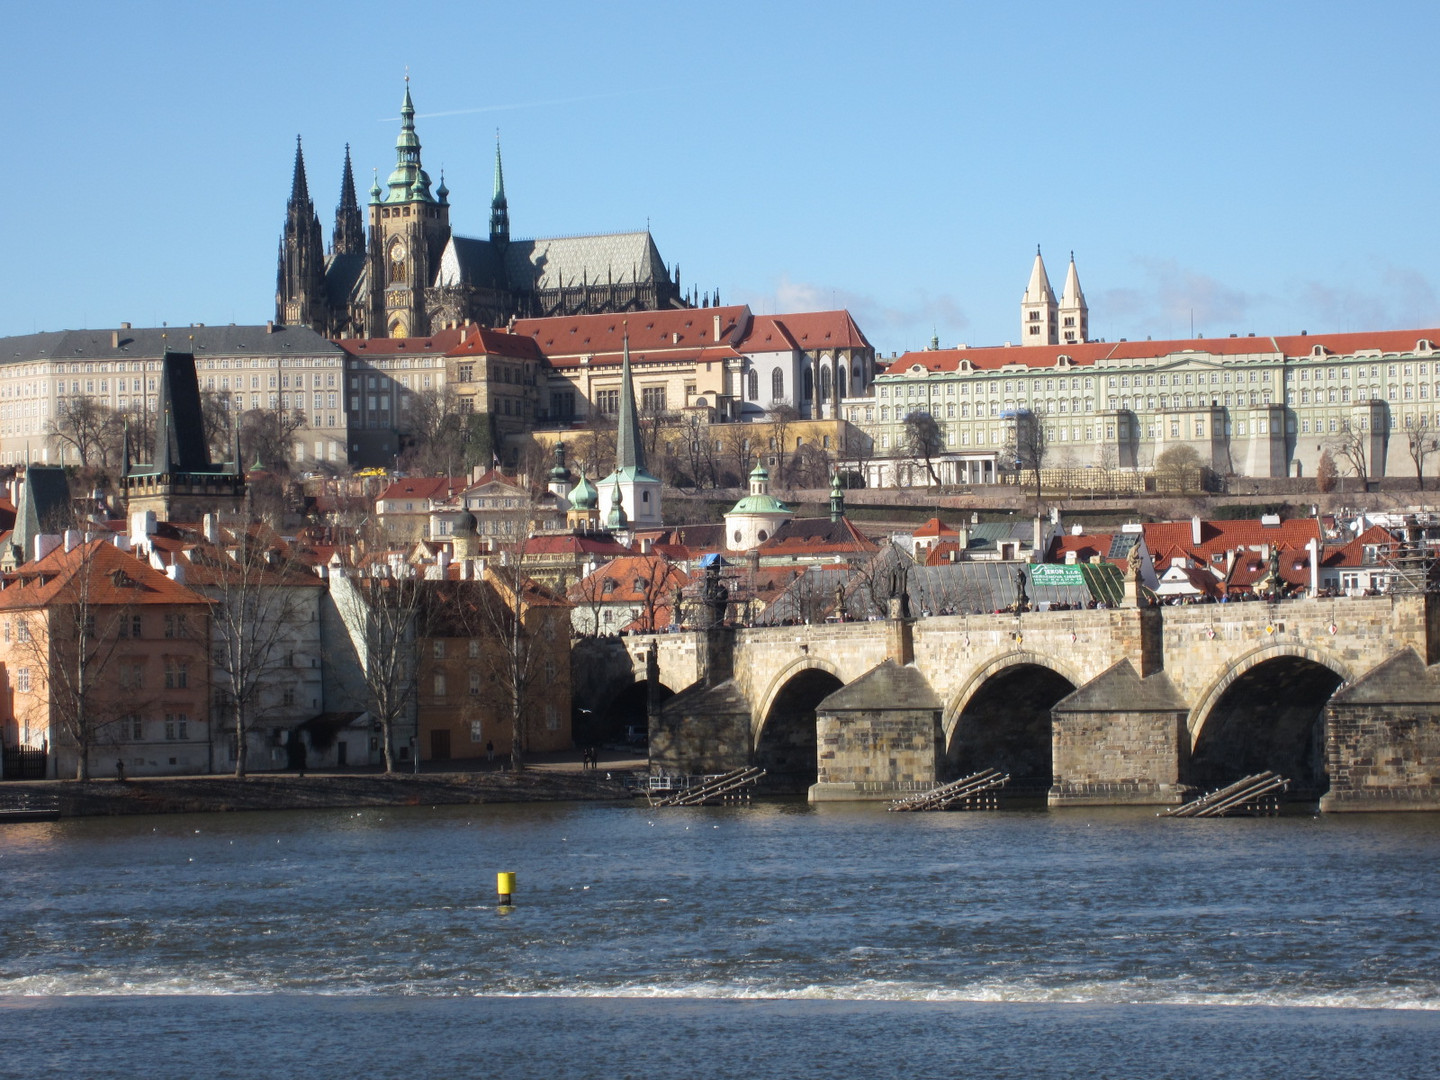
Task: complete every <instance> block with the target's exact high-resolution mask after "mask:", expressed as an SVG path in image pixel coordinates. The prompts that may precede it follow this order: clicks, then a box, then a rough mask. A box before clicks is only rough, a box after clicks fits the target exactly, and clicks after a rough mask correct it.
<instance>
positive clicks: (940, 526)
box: [910, 517, 960, 540]
mask: <svg viewBox="0 0 1440 1080" xmlns="http://www.w3.org/2000/svg"><path fill="white" fill-rule="evenodd" d="M910 535H911V536H915V537H918V538H920V539H921V540H923V539H925V538H926V537H930V536H937V537H938V536H953V537H959V535H960V534H959V533H958V532H956V531H955V530H954V529H953V528H952V527H950V526H949V525H946V524H945V523H944V522H943V521H941V520H940V519H939V518H933V517H932V518H931V519H930V520H929V521H927V522H925V524H924V525H921V526H920V527H919V528H918V529H916V530H915V531H914V532H913V533H911V534H910Z"/></svg>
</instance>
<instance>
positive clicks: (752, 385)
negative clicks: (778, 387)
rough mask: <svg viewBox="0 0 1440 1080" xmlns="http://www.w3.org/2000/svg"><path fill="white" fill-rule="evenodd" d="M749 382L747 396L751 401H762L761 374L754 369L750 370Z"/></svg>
mask: <svg viewBox="0 0 1440 1080" xmlns="http://www.w3.org/2000/svg"><path fill="white" fill-rule="evenodd" d="M747 382H748V383H749V385H748V386H747V387H746V390H747V393H746V396H747V397H748V398H749V399H750V400H751V401H759V400H760V374H759V372H757V371H756V370H755V369H754V368H751V369H750V378H749V379H748V380H747Z"/></svg>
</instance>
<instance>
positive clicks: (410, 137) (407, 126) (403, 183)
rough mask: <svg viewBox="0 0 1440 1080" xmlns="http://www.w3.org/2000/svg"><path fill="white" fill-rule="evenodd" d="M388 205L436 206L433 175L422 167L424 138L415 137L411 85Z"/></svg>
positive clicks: (403, 106) (402, 111) (402, 115)
mask: <svg viewBox="0 0 1440 1080" xmlns="http://www.w3.org/2000/svg"><path fill="white" fill-rule="evenodd" d="M389 187H390V194H389V195H388V196H387V197H386V199H385V201H386V202H387V203H408V202H433V201H434V198H433V197H432V196H431V194H430V175H429V173H427V172H426V171H425V170H424V169H423V168H421V167H420V136H419V135H417V134H415V103H414V102H413V101H411V100H410V83H409V81H408V77H407V81H406V83H405V101H404V103H403V104H401V106H400V134H399V135H398V136H397V137H396V139H395V168H394V170H393V171H392V172H391V173H390V180H389Z"/></svg>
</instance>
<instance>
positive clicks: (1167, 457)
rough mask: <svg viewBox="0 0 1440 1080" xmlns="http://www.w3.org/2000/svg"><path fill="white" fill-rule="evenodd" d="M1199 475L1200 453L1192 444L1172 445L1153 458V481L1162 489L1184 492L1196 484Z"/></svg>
mask: <svg viewBox="0 0 1440 1080" xmlns="http://www.w3.org/2000/svg"><path fill="white" fill-rule="evenodd" d="M1199 476H1200V453H1199V451H1197V450H1196V449H1195V448H1194V447H1193V446H1186V445H1185V444H1183V443H1182V444H1180V445H1178V446H1172V447H1170V448H1168V449H1166V450H1164V451H1162V452H1161V453H1160V455H1159V456H1158V457H1156V459H1155V483H1156V485H1157V486H1158V487H1159V488H1160V489H1161V490H1162V491H1167V492H1170V493H1171V494H1177V495H1178V494H1184V493H1185V492H1187V491H1189V490H1190V489H1191V488H1192V486H1198V483H1199Z"/></svg>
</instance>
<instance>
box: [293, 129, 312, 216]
mask: <svg viewBox="0 0 1440 1080" xmlns="http://www.w3.org/2000/svg"><path fill="white" fill-rule="evenodd" d="M309 201H310V185H309V184H307V183H306V182H305V152H304V150H302V149H301V147H300V136H299V135H296V136H295V173H294V175H293V176H292V177H291V179H290V203H291V205H293V206H303V205H304V204H305V203H308V202H309Z"/></svg>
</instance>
